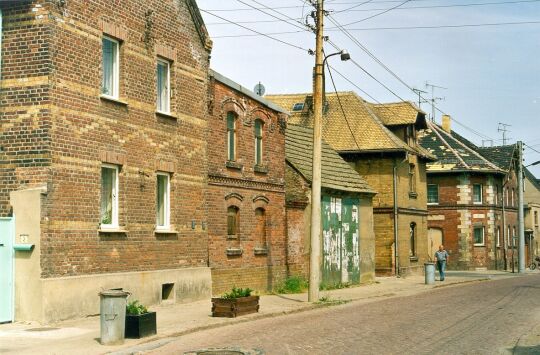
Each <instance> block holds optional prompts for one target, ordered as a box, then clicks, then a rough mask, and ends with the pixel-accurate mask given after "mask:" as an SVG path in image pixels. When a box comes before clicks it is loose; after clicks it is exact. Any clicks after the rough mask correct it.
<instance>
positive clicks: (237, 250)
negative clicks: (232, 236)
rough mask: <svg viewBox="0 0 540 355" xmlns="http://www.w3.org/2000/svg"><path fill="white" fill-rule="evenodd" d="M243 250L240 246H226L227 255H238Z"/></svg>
mask: <svg viewBox="0 0 540 355" xmlns="http://www.w3.org/2000/svg"><path fill="white" fill-rule="evenodd" d="M243 252H244V251H243V250H242V249H240V248H227V256H240V255H242V253H243Z"/></svg>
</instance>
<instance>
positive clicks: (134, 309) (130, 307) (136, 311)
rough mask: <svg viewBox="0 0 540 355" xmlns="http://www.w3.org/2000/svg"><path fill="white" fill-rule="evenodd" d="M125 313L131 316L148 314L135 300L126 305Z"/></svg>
mask: <svg viewBox="0 0 540 355" xmlns="http://www.w3.org/2000/svg"><path fill="white" fill-rule="evenodd" d="M126 313H127V314H133V315H140V314H145V313H148V309H147V308H146V307H145V306H143V305H142V304H140V303H139V301H137V300H135V301H132V302H129V303H128V304H127V306H126Z"/></svg>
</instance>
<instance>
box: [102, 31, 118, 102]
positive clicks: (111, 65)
mask: <svg viewBox="0 0 540 355" xmlns="http://www.w3.org/2000/svg"><path fill="white" fill-rule="evenodd" d="M119 48H120V43H119V42H118V41H117V40H115V39H112V38H109V37H103V39H102V49H103V77H102V82H101V93H102V94H103V95H105V96H109V97H112V98H115V99H117V98H118V96H119V95H118V94H119V89H118V88H119V78H120V70H119V63H120V59H119Z"/></svg>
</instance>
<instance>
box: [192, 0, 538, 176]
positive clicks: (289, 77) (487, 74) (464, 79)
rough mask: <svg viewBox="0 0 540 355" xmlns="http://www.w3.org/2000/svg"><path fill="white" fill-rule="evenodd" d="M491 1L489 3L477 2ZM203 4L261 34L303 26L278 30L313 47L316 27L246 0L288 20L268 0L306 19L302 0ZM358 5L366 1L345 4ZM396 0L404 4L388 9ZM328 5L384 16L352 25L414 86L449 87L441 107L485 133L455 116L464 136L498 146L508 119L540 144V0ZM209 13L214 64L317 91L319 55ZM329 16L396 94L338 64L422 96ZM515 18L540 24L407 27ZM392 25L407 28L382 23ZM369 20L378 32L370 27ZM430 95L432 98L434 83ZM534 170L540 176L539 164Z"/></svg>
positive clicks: (521, 135)
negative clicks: (315, 76) (312, 29)
mask: <svg viewBox="0 0 540 355" xmlns="http://www.w3.org/2000/svg"><path fill="white" fill-rule="evenodd" d="M242 2H243V3H245V4H243V3H242ZM257 2H258V3H259V4H257ZM362 3H363V4H362ZM485 3H491V4H490V5H483V6H478V5H472V4H485ZM493 3H499V4H497V5H495V4H493ZM501 3H503V4H501ZM198 4H199V7H200V8H201V9H202V10H209V11H211V12H212V13H213V14H216V15H218V16H221V17H223V18H224V19H226V20H231V21H235V22H245V21H248V22H251V21H256V22H257V23H241V24H242V25H243V26H246V27H249V28H251V29H254V30H256V31H259V32H261V33H265V34H270V33H277V32H287V31H299V32H298V33H291V34H275V35H273V37H275V38H278V39H280V40H282V41H284V42H287V43H289V44H291V45H294V46H298V47H301V48H304V49H310V48H314V46H315V39H314V36H313V34H311V33H308V32H302V31H301V29H300V28H298V27H294V26H293V25H290V24H287V23H285V22H282V21H277V20H276V19H275V18H273V17H271V16H270V15H268V14H264V13H262V12H260V11H257V10H253V9H251V8H250V7H249V6H247V5H246V4H249V5H252V6H255V7H257V8H262V9H263V11H265V12H267V13H269V14H272V15H274V16H277V17H280V18H284V16H282V15H280V14H278V13H276V12H272V11H270V10H268V9H264V6H267V7H269V8H272V9H274V10H276V11H279V12H281V13H283V14H285V15H287V16H289V17H291V18H298V19H300V18H305V17H306V16H307V14H309V12H310V11H311V10H312V8H311V7H310V5H304V4H303V1H302V0H227V1H222V0H198ZM261 4H262V5H261ZM355 5H359V6H357V7H355V8H354V9H350V10H348V11H343V12H339V11H340V10H344V9H347V8H350V7H353V6H355ZM449 5H450V6H449ZM455 5H467V6H455ZM392 7H396V8H395V9H393V10H391V11H388V12H386V13H382V12H383V11H385V9H390V8H392ZM412 7H415V8H412ZM325 8H326V9H327V10H334V12H333V13H332V18H333V19H334V20H335V21H337V22H338V23H339V24H341V25H346V24H349V23H352V22H356V21H360V20H362V19H365V18H367V17H370V16H374V15H377V16H375V17H373V18H370V19H366V20H364V21H361V22H358V23H356V24H351V25H349V26H346V28H347V29H349V30H350V33H351V34H352V35H353V36H354V37H355V38H356V39H357V40H358V41H359V42H360V43H361V44H362V45H364V46H365V47H366V48H367V49H369V51H371V53H373V54H374V55H375V56H376V57H377V58H378V59H379V60H380V61H381V62H382V63H384V64H385V65H386V66H387V67H388V68H390V69H391V70H392V71H393V72H395V73H396V74H397V75H398V76H399V77H400V78H401V79H402V80H403V81H404V82H405V83H407V84H408V85H409V86H411V87H415V88H418V89H422V90H426V91H430V90H431V89H429V88H426V87H425V83H426V81H428V82H430V83H433V84H435V85H438V86H443V87H446V88H447V89H446V90H443V89H436V91H435V96H436V97H444V101H439V102H437V106H438V107H439V108H440V109H441V110H442V111H444V112H446V113H448V114H450V115H451V116H452V117H453V118H454V119H455V120H457V121H459V122H460V123H462V124H464V125H466V126H467V127H469V128H471V129H472V130H474V131H475V132H477V133H479V134H477V133H474V132H473V131H471V130H469V129H467V128H464V127H462V126H459V125H458V124H457V122H454V123H453V128H455V130H456V131H458V132H459V133H460V134H462V135H464V136H466V137H467V138H469V139H471V140H472V141H473V142H475V143H476V144H478V145H482V140H483V139H488V138H492V139H494V140H495V142H494V144H496V145H497V144H502V141H501V138H502V135H501V133H499V132H497V127H498V123H499V122H503V123H506V124H510V125H511V127H509V128H508V129H509V130H510V133H509V134H508V136H509V138H511V140H510V142H511V143H513V142H515V141H516V140H522V141H524V142H526V143H527V144H529V145H530V146H532V148H534V149H537V150H538V151H540V0H521V1H520V0H410V1H405V0H399V1H398V0H372V1H367V0H333V1H332V0H327V1H325ZM216 10H231V11H216ZM378 14H380V15H378ZM203 17H204V19H205V21H206V24H207V27H208V31H209V32H210V36H211V37H212V38H213V41H214V49H213V52H212V59H211V61H212V62H211V64H212V67H213V68H214V69H215V70H217V71H219V72H221V73H222V74H224V75H226V76H228V77H229V78H231V79H233V80H235V81H236V82H238V83H239V84H241V85H243V86H246V87H248V88H250V89H252V88H253V86H254V85H255V84H257V83H258V82H259V81H260V82H262V83H263V84H264V85H265V87H266V90H267V93H297V92H309V91H310V90H311V89H312V82H311V80H312V77H311V73H312V67H313V63H314V57H313V56H310V55H309V54H308V53H307V52H306V51H305V50H302V49H299V48H295V47H293V46H289V45H286V44H283V43H279V42H277V41H274V40H272V39H269V38H266V37H263V36H250V37H239V36H243V35H253V34H254V33H253V32H250V31H248V30H246V29H242V28H240V27H238V26H235V25H232V24H219V23H224V22H225V23H226V21H224V20H222V19H219V18H217V17H214V16H212V15H209V14H208V13H205V12H203ZM260 21H272V22H260ZM300 21H302V22H304V20H300ZM325 21H326V22H325V29H326V34H327V35H328V36H329V37H330V40H331V41H332V42H334V43H335V44H337V45H338V46H339V47H340V48H346V49H347V50H348V51H349V52H350V53H351V56H352V57H353V58H354V59H355V61H356V62H357V63H358V64H359V65H360V66H362V67H363V68H364V69H365V70H366V71H367V72H369V73H370V74H371V75H373V76H374V77H375V78H377V79H378V80H379V81H380V82H382V83H383V84H384V85H385V86H387V87H388V89H390V90H391V91H393V93H391V92H390V90H388V89H386V88H384V87H383V86H382V85H381V84H379V83H377V82H376V81H375V80H373V79H372V78H370V77H369V76H368V75H367V74H365V73H364V72H362V71H361V69H359V68H358V67H357V66H355V65H354V64H353V63H351V62H340V60H339V57H334V58H332V59H330V63H331V65H332V66H334V67H335V69H336V70H338V71H339V72H340V73H342V74H344V75H345V76H346V77H347V78H348V79H349V80H351V81H352V82H354V84H355V85H357V86H358V87H359V88H361V89H362V90H364V91H365V92H367V93H368V94H369V95H371V96H372V97H374V98H375V99H376V100H377V101H379V102H394V101H399V98H398V96H399V97H400V98H403V99H405V100H412V101H417V100H418V97H417V96H415V94H414V93H413V92H411V91H410V90H409V89H408V88H407V87H406V86H405V85H403V84H402V83H400V82H399V81H398V80H397V79H396V78H394V77H393V76H391V75H390V74H389V73H388V72H387V71H385V70H384V69H383V68H382V67H381V66H380V65H379V64H377V63H376V62H375V61H374V60H373V59H372V58H370V57H369V56H368V55H367V54H366V53H365V52H364V51H363V50H362V49H360V48H359V47H358V46H357V45H356V44H354V43H353V41H352V40H351V39H349V38H347V37H346V36H345V35H344V34H343V33H341V32H340V31H336V29H332V28H331V27H334V25H333V24H332V23H331V22H330V19H329V18H326V20H325ZM290 22H292V21H290ZM516 22H538V23H535V24H519V25H501V26H475V27H458V28H456V27H450V28H449V27H443V28H423V29H403V27H419V26H420V27H433V26H455V25H477V24H496V23H516ZM311 23H312V22H311ZM297 25H298V26H300V25H299V24H297ZM389 27H390V28H395V27H401V29H393V30H390V29H381V28H389ZM370 28H371V29H372V30H365V29H370ZM373 28H376V29H373ZM360 29H362V30H360ZM223 36H232V37H223ZM326 51H327V53H330V52H333V51H334V49H333V48H332V47H331V46H330V45H329V44H327V45H326ZM334 79H335V81H336V86H337V89H338V90H339V91H345V90H353V91H356V92H357V93H358V94H359V95H361V96H363V97H364V98H366V99H367V100H369V101H374V100H373V99H370V98H369V97H368V96H367V95H366V94H365V93H362V92H360V90H359V89H358V88H356V87H354V86H353V85H352V84H350V83H349V82H347V81H346V80H344V79H343V78H341V77H340V76H339V75H338V74H337V73H334ZM326 85H327V90H328V91H331V90H333V88H332V86H331V82H330V80H328V79H327V83H326ZM396 95H397V96H396ZM423 95H425V97H426V98H428V97H430V96H431V91H430V93H429V94H423ZM422 109H424V110H425V111H426V112H431V107H430V106H429V104H426V103H424V104H422ZM436 121H437V122H440V113H437V114H436ZM485 144H490V143H487V142H486V143H485ZM526 159H527V162H528V163H531V162H534V161H538V160H540V153H537V152H534V151H532V149H530V148H528V149H527V150H526ZM532 171H533V172H534V173H536V175H537V176H539V177H540V166H539V167H535V168H532Z"/></svg>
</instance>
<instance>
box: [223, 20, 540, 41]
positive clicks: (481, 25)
mask: <svg viewBox="0 0 540 355" xmlns="http://www.w3.org/2000/svg"><path fill="white" fill-rule="evenodd" d="M237 23H243V22H237ZM253 23H256V22H253ZM234 24H236V23H234ZM533 24H540V21H522V22H495V23H476V24H460V25H437V26H408V27H407V26H405V27H367V28H348V29H347V31H386V30H429V29H442V28H467V27H490V26H515V25H533ZM327 31H339V29H338V28H329V29H327ZM302 32H304V31H283V32H271V33H267V34H268V35H272V36H276V35H285V34H295V33H302ZM257 36H260V35H257V34H243V35H223V36H212V38H236V37H257Z"/></svg>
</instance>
